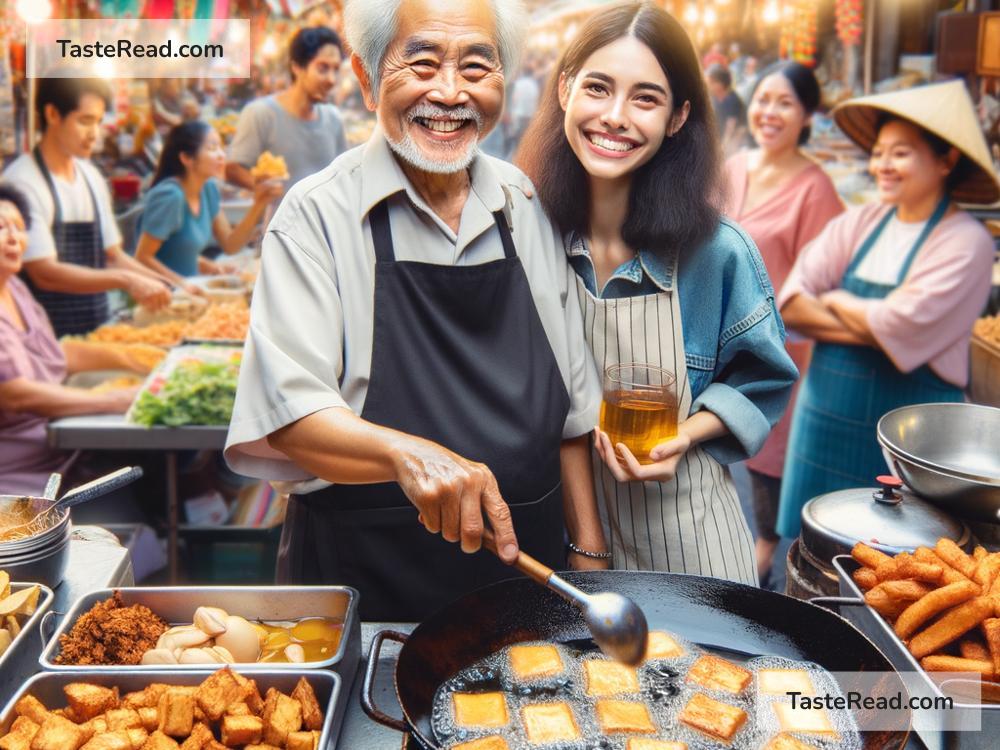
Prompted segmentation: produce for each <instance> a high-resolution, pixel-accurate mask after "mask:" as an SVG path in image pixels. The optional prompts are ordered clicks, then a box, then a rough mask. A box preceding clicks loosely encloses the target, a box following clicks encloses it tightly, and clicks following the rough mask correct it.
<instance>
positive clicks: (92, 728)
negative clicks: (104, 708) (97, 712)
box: [80, 708, 159, 737]
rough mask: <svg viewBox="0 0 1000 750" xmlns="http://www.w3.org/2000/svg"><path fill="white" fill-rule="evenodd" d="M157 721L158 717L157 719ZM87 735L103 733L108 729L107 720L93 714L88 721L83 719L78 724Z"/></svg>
mask: <svg viewBox="0 0 1000 750" xmlns="http://www.w3.org/2000/svg"><path fill="white" fill-rule="evenodd" d="M153 713H154V714H155V713H156V709H155V708H154V709H153ZM157 721H159V719H157ZM80 728H81V729H83V730H84V731H85V732H86V733H87V734H88V735H90V736H91V737H93V736H94V735H95V734H104V733H105V732H107V731H108V720H107V719H106V718H105V717H103V716H95V717H94V718H93V719H91V720H90V721H85V722H84V723H83V724H81V725H80Z"/></svg>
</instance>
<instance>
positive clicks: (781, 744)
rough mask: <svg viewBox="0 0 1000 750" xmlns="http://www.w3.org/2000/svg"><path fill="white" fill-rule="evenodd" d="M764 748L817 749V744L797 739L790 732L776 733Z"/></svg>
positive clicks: (778, 749) (784, 749)
mask: <svg viewBox="0 0 1000 750" xmlns="http://www.w3.org/2000/svg"><path fill="white" fill-rule="evenodd" d="M764 750H816V746H815V745H810V744H809V743H808V742H803V741H802V740H797V739H795V738H794V737H792V736H791V735H790V734H776V735H775V736H774V737H772V738H771V741H770V742H768V743H767V745H766V746H765V747H764Z"/></svg>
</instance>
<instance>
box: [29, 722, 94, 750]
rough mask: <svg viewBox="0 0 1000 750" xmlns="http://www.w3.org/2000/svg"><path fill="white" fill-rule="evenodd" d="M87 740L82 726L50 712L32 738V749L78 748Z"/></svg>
mask: <svg viewBox="0 0 1000 750" xmlns="http://www.w3.org/2000/svg"><path fill="white" fill-rule="evenodd" d="M85 741H86V736H85V735H84V732H83V730H82V729H80V727H78V726H77V725H76V724H74V723H73V722H72V721H70V720H69V719H64V718H63V717H62V716H56V715H55V714H49V715H48V717H46V719H45V721H43V722H42V724H41V726H40V727H38V731H37V732H36V733H35V736H34V738H33V739H32V740H31V750H77V748H78V747H80V745H82V744H83V743H84V742H85Z"/></svg>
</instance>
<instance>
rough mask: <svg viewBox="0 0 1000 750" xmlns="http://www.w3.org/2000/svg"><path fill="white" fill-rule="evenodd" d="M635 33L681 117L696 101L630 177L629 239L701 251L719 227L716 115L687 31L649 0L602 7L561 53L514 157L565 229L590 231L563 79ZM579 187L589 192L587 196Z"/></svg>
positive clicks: (646, 246)
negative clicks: (567, 127) (562, 100)
mask: <svg viewBox="0 0 1000 750" xmlns="http://www.w3.org/2000/svg"><path fill="white" fill-rule="evenodd" d="M626 36H632V37H635V38H636V39H638V40H639V41H640V42H642V43H643V44H645V45H646V46H647V47H649V49H650V51H651V52H652V53H653V55H654V56H655V57H656V59H657V61H658V62H659V63H660V67H661V68H663V72H664V73H665V74H666V77H667V81H668V83H669V84H670V91H671V93H672V95H673V104H674V111H675V113H676V112H677V111H679V109H680V108H681V107H682V106H683V105H684V102H685V101H687V102H690V107H691V111H690V114H689V115H688V118H687V121H686V122H685V123H684V126H683V127H681V129H680V130H678V131H677V132H676V133H675V134H674V135H673V136H672V137H667V138H666V139H664V141H663V145H661V146H660V149H659V150H658V151H657V152H656V154H655V155H654V156H653V158H652V159H650V160H649V161H648V162H646V163H645V164H644V165H642V167H640V168H639V169H638V170H636V172H635V174H634V175H633V176H632V187H631V192H630V195H629V206H628V214H627V216H626V218H625V224H624V226H623V227H622V239H624V241H625V243H626V244H627V245H628V246H629V247H631V248H632V249H634V250H640V249H642V250H650V251H654V252H664V253H666V252H669V251H671V250H677V251H680V252H684V251H689V250H694V249H696V248H697V247H699V246H700V245H701V244H702V243H704V242H705V241H706V240H707V239H708V238H709V237H711V236H712V234H713V233H714V232H715V230H716V227H717V226H718V223H719V211H718V208H717V206H720V205H722V200H721V191H720V187H721V186H720V174H719V173H720V154H719V146H718V142H717V136H716V128H715V117H714V115H713V113H712V106H711V104H710V103H709V97H708V91H707V89H706V88H705V83H704V80H703V79H702V73H701V65H700V64H699V62H698V56H697V54H696V53H695V50H694V47H693V46H692V44H691V39H690V38H689V37H688V35H687V32H686V31H684V29H683V27H681V25H680V24H679V23H678V22H677V21H676V20H675V19H674V18H673V16H671V15H670V14H668V13H667V12H665V11H663V10H661V9H660V8H657V7H656V6H654V5H650V4H648V3H629V4H627V5H619V6H616V7H613V8H609V9H608V10H605V11H602V12H600V13H597V14H595V15H593V16H591V18H590V19H589V20H588V21H587V22H586V23H585V24H584V25H583V28H582V29H581V30H580V32H579V33H578V34H577V36H576V38H575V39H574V40H573V41H572V42H571V43H570V45H569V47H567V48H566V51H565V52H564V53H563V54H562V57H561V58H560V59H559V63H558V64H557V65H556V68H555V70H554V72H553V74H552V77H551V79H550V80H549V82H548V85H547V87H546V92H545V96H544V97H543V99H542V102H541V105H540V107H539V110H538V113H537V114H536V116H535V118H534V120H533V121H532V123H531V125H530V126H529V127H528V130H527V132H526V133H525V135H524V139H523V141H522V142H521V147H520V149H519V150H518V153H517V158H516V163H517V165H518V166H519V167H520V168H521V169H522V170H523V171H524V172H525V173H526V174H527V175H528V177H530V178H531V180H532V181H533V182H534V183H535V188H536V189H537V190H538V195H539V198H540V199H541V201H542V204H543V205H544V206H545V209H546V210H547V211H548V213H549V216H550V217H551V218H552V220H553V221H554V222H555V223H556V225H557V226H558V227H559V228H560V229H561V230H562V231H569V230H575V231H577V232H579V233H581V234H586V232H587V231H588V229H589V219H588V213H589V211H590V200H589V193H590V189H589V183H588V178H587V173H586V171H585V170H584V168H583V165H581V164H580V161H579V159H577V157H576V154H574V153H573V149H572V148H571V147H570V145H569V141H567V139H566V133H565V132H564V129H563V119H564V117H565V113H564V112H563V109H562V107H561V106H560V104H559V76H560V74H561V73H562V74H565V76H566V78H567V83H571V82H572V79H573V77H574V76H576V75H577V74H578V73H579V72H580V69H581V68H582V67H583V65H584V63H585V62H586V61H587V58H589V57H590V56H591V55H592V54H593V53H594V52H595V51H597V50H599V49H601V48H602V47H605V46H607V45H608V44H611V43H612V42H614V41H616V40H618V39H621V38H622V37H626ZM581 191H584V192H583V195H581Z"/></svg>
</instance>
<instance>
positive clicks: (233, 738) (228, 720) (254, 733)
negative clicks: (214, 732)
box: [222, 716, 264, 747]
mask: <svg viewBox="0 0 1000 750" xmlns="http://www.w3.org/2000/svg"><path fill="white" fill-rule="evenodd" d="M263 734H264V722H263V721H261V720H260V718H259V717H257V716H226V717H225V718H223V719H222V744H223V745H226V746H227V747H235V746H236V745H247V744H254V743H257V742H260V738H261V735H263Z"/></svg>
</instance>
